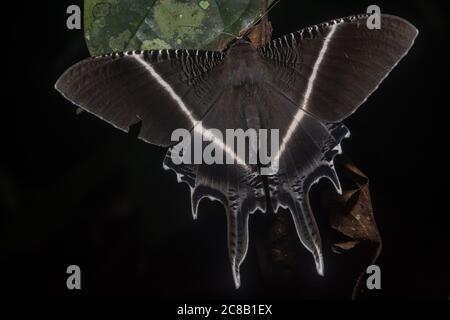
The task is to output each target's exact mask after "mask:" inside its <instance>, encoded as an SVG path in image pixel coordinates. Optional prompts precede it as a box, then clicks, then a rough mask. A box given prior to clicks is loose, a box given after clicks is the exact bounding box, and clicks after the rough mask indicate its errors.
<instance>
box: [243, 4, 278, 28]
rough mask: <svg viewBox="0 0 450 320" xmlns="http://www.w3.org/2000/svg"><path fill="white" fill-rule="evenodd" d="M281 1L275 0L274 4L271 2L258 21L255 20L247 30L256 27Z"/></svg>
mask: <svg viewBox="0 0 450 320" xmlns="http://www.w3.org/2000/svg"><path fill="white" fill-rule="evenodd" d="M280 1H281V0H277V1H275V2H273V3H272V4H271V5H270V6H269V8H267V10H266V12H264V13H263V14H262V15H260V16H259V18H258V19H256V20H255V22H253V23H252V24H250V26H249V27H248V29H251V28H253V27H254V26H256V25H257V24H258V23H259V22H260V21H261V20H262V19H263V18H264V17H265V16H267V15H268V14H269V12H270V11H271V10H272V9H273V8H275V6H276V5H277V4H278V3H279V2H280Z"/></svg>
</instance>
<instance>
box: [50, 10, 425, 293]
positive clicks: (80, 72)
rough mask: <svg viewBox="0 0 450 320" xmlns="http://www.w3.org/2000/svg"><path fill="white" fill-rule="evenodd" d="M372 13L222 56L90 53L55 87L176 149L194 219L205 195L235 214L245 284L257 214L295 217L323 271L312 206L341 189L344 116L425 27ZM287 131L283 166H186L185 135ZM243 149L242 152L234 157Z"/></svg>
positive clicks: (235, 267) (231, 242)
mask: <svg viewBox="0 0 450 320" xmlns="http://www.w3.org/2000/svg"><path fill="white" fill-rule="evenodd" d="M368 17H369V16H368V15H365V14H363V15H356V16H350V17H346V18H341V19H335V20H331V21H329V22H325V23H321V24H318V25H315V26H312V27H309V28H305V29H301V30H299V31H297V32H294V33H291V34H288V35H286V36H284V37H281V38H278V39H275V40H272V41H269V42H268V43H266V44H263V45H261V46H256V45H254V44H253V43H252V42H251V40H250V39H249V38H247V37H246V36H242V37H236V38H235V39H233V40H232V41H231V42H230V43H229V45H228V46H227V47H226V48H225V49H223V50H222V51H203V50H187V49H168V50H151V51H132V52H126V53H112V54H109V55H104V56H99V57H91V58H87V59H85V60H83V61H81V62H79V63H77V64H75V65H74V66H72V67H71V68H69V69H68V70H67V71H66V72H65V73H64V74H63V75H62V76H61V77H60V78H59V80H58V81H57V83H56V89H57V90H58V91H59V92H61V93H62V94H63V95H64V97H66V98H67V99H68V100H69V101H71V102H72V103H73V104H75V105H77V106H79V107H80V108H82V109H84V110H86V111H88V112H91V113H93V114H94V115H96V116H98V117H99V118H101V119H103V120H105V121H107V122H109V123H110V124H112V125H113V126H115V127H116V128H118V129H121V130H123V131H125V132H128V130H129V128H130V126H132V125H134V124H136V123H139V122H140V124H141V127H140V132H139V138H140V139H142V140H144V141H146V142H148V143H151V144H155V145H158V146H161V147H168V148H169V149H168V151H167V154H166V157H165V159H164V162H163V166H164V168H165V169H170V170H173V171H174V172H175V173H176V174H177V177H178V181H179V182H185V183H186V184H187V185H188V186H189V188H190V192H191V207H192V214H193V217H194V219H195V218H196V217H197V211H198V207H199V203H200V201H201V200H202V199H203V198H210V199H214V200H218V201H220V202H221V203H222V204H223V206H224V208H225V211H226V215H227V224H228V251H229V258H230V262H231V268H232V274H233V278H234V283H235V286H236V288H238V287H239V286H240V284H241V280H240V274H239V268H240V265H241V264H242V262H243V260H244V258H245V256H246V253H247V248H248V242H249V236H248V222H249V215H250V214H252V213H254V212H256V211H258V210H259V211H261V212H267V211H273V212H277V211H278V210H279V209H280V208H284V209H287V210H289V212H290V214H291V215H292V218H293V221H294V224H295V227H296V230H297V234H298V237H299V239H300V241H301V243H302V244H303V245H304V246H305V248H306V249H307V250H309V251H310V252H311V253H312V256H313V257H314V261H315V266H316V269H317V272H318V273H319V274H320V275H323V274H324V261H323V255H322V244H321V238H320V234H319V229H318V227H317V224H316V222H315V219H314V215H313V212H312V210H311V206H310V203H309V199H308V192H309V190H310V188H311V186H312V185H313V184H315V183H317V182H318V181H319V180H320V179H322V178H327V179H329V180H330V181H331V182H332V184H333V185H334V188H335V189H336V190H337V192H341V186H340V183H339V178H338V175H337V173H336V170H335V168H334V165H333V160H334V158H335V156H336V155H337V154H339V153H341V147H340V144H341V141H342V140H343V139H344V138H346V137H348V136H349V130H348V129H347V128H346V126H345V125H344V124H342V121H343V120H344V119H345V118H347V117H348V116H350V115H351V114H352V113H354V112H355V111H356V110H357V109H358V107H359V106H360V105H361V104H363V103H364V102H365V100H366V99H367V98H368V97H369V96H370V95H371V93H372V92H374V91H375V90H376V89H377V88H378V86H379V85H380V83H381V82H382V81H383V79H384V78H386V76H387V75H388V74H389V73H390V71H391V70H392V69H393V68H394V67H395V66H396V65H397V63H398V62H399V61H400V60H401V59H402V58H403V57H404V56H405V55H406V54H407V52H408V50H409V49H410V48H411V46H412V45H413V42H414V40H415V38H416V36H417V34H418V30H417V29H416V28H415V27H414V26H413V25H411V24H410V23H409V22H407V21H405V20H403V19H402V18H399V17H396V16H391V15H381V21H382V27H381V29H374V30H370V29H369V28H368V27H367V24H366V21H367V18H368ZM199 126H202V129H205V128H206V129H208V128H214V129H217V130H219V131H220V132H223V133H224V135H225V130H226V129H238V128H241V129H244V130H245V129H248V128H254V129H261V128H265V129H278V130H279V134H280V145H279V149H278V150H277V153H276V155H275V157H276V159H277V161H278V171H277V172H276V173H274V174H271V175H267V176H263V175H261V172H260V170H261V167H260V166H258V165H250V164H248V163H247V162H246V161H243V162H241V163H235V164H224V165H219V164H210V165H208V164H175V163H174V161H173V159H174V158H173V153H174V150H176V143H174V142H173V141H172V140H171V134H172V132H173V131H174V130H176V129H178V128H183V129H186V130H190V132H194V131H196V130H197V129H198V128H199ZM231 152H233V151H231Z"/></svg>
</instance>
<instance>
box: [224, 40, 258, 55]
mask: <svg viewBox="0 0 450 320" xmlns="http://www.w3.org/2000/svg"><path fill="white" fill-rule="evenodd" d="M251 44H252V41H251V40H250V38H248V37H247V36H239V37H235V38H233V39H231V40H230V41H229V42H228V43H227V44H226V45H225V47H224V49H223V52H225V51H228V50H230V49H231V48H236V47H240V46H248V45H251Z"/></svg>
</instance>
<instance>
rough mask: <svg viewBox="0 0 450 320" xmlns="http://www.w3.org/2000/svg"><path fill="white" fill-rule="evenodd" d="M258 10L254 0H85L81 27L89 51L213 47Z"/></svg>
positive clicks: (244, 24) (247, 20)
mask: <svg viewBox="0 0 450 320" xmlns="http://www.w3.org/2000/svg"><path fill="white" fill-rule="evenodd" d="M269 2H271V1H269ZM259 15H260V0H191V1H188V0H184V1H183V0H85V2H84V30H85V38H86V43H87V46H88V49H89V52H90V53H91V55H101V54H105V53H109V52H113V51H129V50H150V49H167V48H192V49H215V48H217V45H218V43H219V40H220V39H221V38H223V37H226V36H225V35H224V32H225V33H230V34H235V35H237V34H238V33H239V31H240V30H241V29H243V28H245V27H248V26H249V25H251V23H253V22H254V21H255V20H256V19H257V18H258V17H259Z"/></svg>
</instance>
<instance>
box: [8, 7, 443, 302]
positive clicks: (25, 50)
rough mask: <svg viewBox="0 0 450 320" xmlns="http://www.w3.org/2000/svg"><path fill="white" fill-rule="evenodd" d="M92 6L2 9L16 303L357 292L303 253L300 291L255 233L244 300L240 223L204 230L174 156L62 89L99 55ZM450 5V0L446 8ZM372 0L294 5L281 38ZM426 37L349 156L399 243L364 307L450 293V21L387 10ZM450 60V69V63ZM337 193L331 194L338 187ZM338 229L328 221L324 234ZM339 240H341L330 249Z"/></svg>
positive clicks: (334, 270) (364, 113)
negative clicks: (233, 261)
mask: <svg viewBox="0 0 450 320" xmlns="http://www.w3.org/2000/svg"><path fill="white" fill-rule="evenodd" d="M77 3H78V4H80V5H81V1H41V2H39V3H37V2H35V4H34V6H29V5H28V4H25V3H17V5H15V6H14V7H13V8H11V9H8V10H4V11H2V13H1V14H2V18H3V19H4V21H7V23H6V24H5V26H4V29H3V34H4V37H2V42H3V44H4V49H3V50H2V51H3V54H4V55H6V57H5V58H4V59H2V71H3V73H2V76H3V80H4V84H3V85H2V88H3V90H2V91H3V92H2V101H3V103H2V107H1V110H2V112H1V119H2V122H1V123H2V126H1V127H2V129H1V130H2V135H1V137H2V146H1V150H2V152H1V154H2V156H1V159H0V210H1V215H0V219H1V220H0V252H1V253H0V259H1V261H0V268H1V273H0V295H1V296H2V297H9V298H11V297H14V298H20V297H29V298H30V297H35V298H36V297H39V298H69V299H70V298H105V297H114V298H121V297H140V298H157V299H169V298H170V299H181V300H182V301H183V300H186V299H210V298H221V299H241V298H257V299H279V298H280V299H281V298H287V299H298V298H341V299H347V298H349V297H350V291H349V288H351V285H352V283H350V284H346V285H343V284H342V282H340V281H339V275H340V273H341V272H343V271H342V270H341V269H340V268H342V267H343V266H340V265H339V264H333V262H332V261H333V259H332V258H331V257H330V255H331V253H330V252H327V254H326V256H325V263H327V261H331V262H329V263H328V265H327V266H326V270H327V275H326V276H325V278H320V277H318V276H317V275H316V274H315V271H314V264H313V261H312V258H311V257H310V255H309V254H308V253H306V252H304V251H305V250H304V249H303V248H302V247H301V244H300V243H298V250H299V252H301V257H302V259H303V260H302V261H301V266H300V267H301V270H300V271H299V272H298V273H297V274H296V277H295V279H292V283H291V284H290V285H285V284H279V285H274V284H273V283H271V282H270V281H267V279H265V277H264V276H263V275H262V273H261V271H260V265H259V260H258V254H257V250H256V248H255V244H254V243H255V242H254V241H253V238H252V237H253V235H254V234H258V233H261V232H262V231H261V230H259V229H258V226H259V225H263V223H262V222H261V221H263V220H264V219H267V217H263V216H262V215H260V214H256V215H254V216H252V218H251V220H250V222H251V230H250V232H251V243H250V248H249V253H248V256H247V259H246V260H245V262H244V264H243V266H242V267H241V277H242V287H241V288H240V289H239V290H235V289H234V285H233V281H232V276H231V270H230V267H229V262H228V256H227V249H226V220H225V214H224V211H223V209H222V208H221V206H220V205H219V204H217V203H212V202H208V201H205V202H202V206H201V209H200V212H199V218H198V220H197V221H195V222H194V221H192V217H191V213H190V202H189V201H190V199H189V191H188V188H187V187H186V186H185V185H183V184H178V183H177V182H176V179H175V175H174V174H173V173H172V172H168V171H164V170H163V169H162V159H163V156H164V154H165V150H163V149H161V148H158V147H155V146H152V145H148V144H145V143H144V142H141V141H139V140H136V139H135V138H134V137H133V136H132V135H126V134H124V133H123V132H120V131H118V130H116V129H114V128H113V127H111V126H110V125H108V124H107V123H104V122H102V121H100V120H99V119H97V118H95V117H93V116H91V115H89V114H87V113H82V114H80V115H78V116H77V115H75V107H74V106H72V105H71V104H70V103H69V102H68V101H66V100H64V99H63V97H62V96H60V95H59V94H58V93H57V92H56V91H55V90H54V88H53V86H54V83H55V81H56V79H57V78H58V76H59V75H60V74H61V73H62V72H63V71H64V70H65V69H66V68H68V67H69V66H70V65H72V64H73V63H75V62H77V61H79V60H81V59H83V58H85V57H87V56H88V51H87V49H86V47H85V43H84V38H83V31H69V30H67V29H66V27H65V24H66V18H67V15H66V13H65V11H66V8H67V6H68V5H70V4H77ZM441 3H444V1H442V2H441ZM370 4H372V3H371V2H368V1H331V0H330V1H286V0H284V1H281V2H280V3H279V4H278V5H277V6H276V7H275V9H273V11H271V13H270V19H271V21H272V23H273V27H274V30H275V32H274V36H278V35H283V34H285V33H288V32H291V31H294V30H297V29H299V28H301V27H305V26H308V25H312V24H316V23H318V22H322V21H326V20H329V19H332V18H337V17H341V16H347V15H351V14H355V13H361V12H364V11H365V9H366V8H367V6H368V5H370ZM376 4H378V5H379V6H380V7H381V10H382V12H385V13H390V14H395V15H398V16H401V17H403V18H405V19H407V20H409V21H410V22H412V23H413V24H414V25H415V26H416V27H417V28H418V29H419V30H420V34H419V37H418V39H417V41H416V44H415V45H414V47H413V48H412V50H411V52H410V53H409V55H408V56H407V57H406V58H405V59H404V60H403V61H402V62H401V63H400V64H399V66H398V67H397V68H396V69H395V70H394V71H393V72H392V73H391V75H390V76H389V77H388V78H387V79H386V80H385V81H384V83H383V84H382V85H381V87H380V89H379V90H378V91H377V92H376V93H375V94H373V96H371V98H370V99H369V100H368V101H367V102H366V103H365V104H364V105H363V106H362V107H361V108H360V109H359V111H358V112H357V113H356V114H354V115H353V116H352V117H350V118H349V119H347V120H346V121H345V124H346V125H347V126H348V127H349V128H350V130H351V132H352V137H351V138H350V139H348V140H346V141H345V142H344V143H343V149H344V152H345V153H346V154H347V155H348V156H349V157H350V158H352V160H353V161H354V162H355V163H357V165H358V166H359V168H361V170H362V171H364V172H365V173H366V174H367V175H368V176H369V178H370V179H371V192H372V197H373V205H374V210H375V217H376V219H377V222H378V226H379V229H380V232H381V235H382V238H383V242H384V243H383V244H384V246H383V251H382V254H381V256H380V258H379V260H378V265H379V266H380V267H381V270H382V290H379V291H376V292H366V293H365V294H364V295H363V298H370V299H383V298H398V299H408V298H414V299H420V298H423V299H430V298H447V294H448V270H450V269H449V268H448V231H447V230H448V227H447V226H446V225H445V224H444V222H443V217H444V216H446V215H448V208H446V207H445V206H442V205H441V204H443V203H446V202H448V201H446V200H447V198H448V186H447V180H448V164H447V161H448V156H447V153H446V152H447V150H448V137H449V134H448V127H447V126H448V123H449V122H448V110H447V109H448V107H449V106H448V103H447V102H445V100H443V101H441V100H440V96H439V94H441V95H442V94H445V93H446V92H445V91H442V90H441V89H440V84H444V83H445V80H446V79H447V76H445V77H444V72H445V71H448V70H447V69H445V67H444V65H443V62H444V61H445V59H441V55H442V57H443V58H445V49H444V46H445V45H446V44H448V39H449V32H448V31H449V29H448V20H449V19H448V17H447V14H449V11H448V10H446V8H444V5H441V4H438V3H437V2H432V1H419V0H414V1H395V2H394V1H377V2H376ZM447 59H448V58H447ZM325 186H326V184H325ZM322 228H324V227H323V226H321V229H322ZM325 241H326V240H325ZM71 264H77V265H79V266H80V267H81V269H82V290H81V291H69V290H67V288H66V277H67V275H66V268H67V266H68V265H71Z"/></svg>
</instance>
